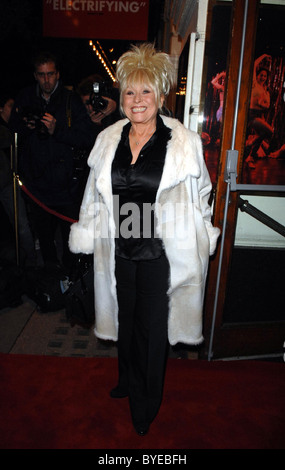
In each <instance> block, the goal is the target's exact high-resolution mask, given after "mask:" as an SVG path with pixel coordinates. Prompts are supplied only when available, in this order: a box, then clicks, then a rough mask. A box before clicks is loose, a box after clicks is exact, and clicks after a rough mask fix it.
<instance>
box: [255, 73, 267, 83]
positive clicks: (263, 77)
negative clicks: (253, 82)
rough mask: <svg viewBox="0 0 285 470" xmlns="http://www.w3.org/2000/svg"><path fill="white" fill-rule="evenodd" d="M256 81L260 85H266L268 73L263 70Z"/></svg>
mask: <svg viewBox="0 0 285 470" xmlns="http://www.w3.org/2000/svg"><path fill="white" fill-rule="evenodd" d="M256 79H257V82H258V83H259V85H264V84H265V83H266V80H267V72H266V71H265V70H262V71H261V72H259V74H258V75H257V77H256Z"/></svg>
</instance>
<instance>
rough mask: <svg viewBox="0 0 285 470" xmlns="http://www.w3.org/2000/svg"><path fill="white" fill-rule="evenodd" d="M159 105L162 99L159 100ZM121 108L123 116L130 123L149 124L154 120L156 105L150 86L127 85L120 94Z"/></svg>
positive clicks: (156, 110) (140, 84) (139, 84)
mask: <svg viewBox="0 0 285 470" xmlns="http://www.w3.org/2000/svg"><path fill="white" fill-rule="evenodd" d="M160 103H161V105H162V104H163V98H162V97H161V98H160ZM122 106H123V110H124V112H125V115H126V116H127V118H129V120H130V121H131V122H132V123H135V124H149V123H150V122H152V121H154V120H156V115H157V112H158V104H157V101H156V96H155V92H154V90H153V88H152V87H151V86H150V85H145V84H142V83H136V84H132V85H128V86H127V88H126V89H125V91H123V93H122Z"/></svg>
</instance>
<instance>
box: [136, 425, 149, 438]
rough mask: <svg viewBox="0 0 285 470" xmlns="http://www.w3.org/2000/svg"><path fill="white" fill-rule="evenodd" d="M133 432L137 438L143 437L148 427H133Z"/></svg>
mask: <svg viewBox="0 0 285 470" xmlns="http://www.w3.org/2000/svg"><path fill="white" fill-rule="evenodd" d="M134 428H135V431H136V433H137V434H138V435H139V436H145V435H146V434H147V433H148V430H149V426H148V425H147V424H144V425H134Z"/></svg>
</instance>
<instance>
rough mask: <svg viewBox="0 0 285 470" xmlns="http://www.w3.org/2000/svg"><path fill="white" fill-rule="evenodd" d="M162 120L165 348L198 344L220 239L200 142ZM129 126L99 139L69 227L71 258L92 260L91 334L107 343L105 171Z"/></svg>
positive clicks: (112, 324)
mask: <svg viewBox="0 0 285 470" xmlns="http://www.w3.org/2000/svg"><path fill="white" fill-rule="evenodd" d="M162 119H163V121H164V123H165V125H166V126H167V127H169V128H170V129H171V139H170V140H169V141H168V144H167V153H166V159H165V165H164V169H163V173H162V178H161V182H160V185H159V188H158V191H157V196H156V204H155V216H156V221H157V234H158V236H159V237H160V238H161V240H162V242H163V245H164V248H165V253H166V256H167V258H168V261H169V264H170V279H169V290H168V295H169V318H168V337H169V342H170V344H171V345H174V344H176V343H178V342H181V343H185V344H199V343H201V342H202V341H203V335H202V308H203V298H204V288H205V281H206V275H207V269H208V261H209V255H211V254H213V253H214V251H215V248H216V243H217V239H218V236H219V233H220V231H219V229H218V228H215V227H213V226H212V224H211V211H210V207H209V204H208V199H209V195H210V191H211V182H210V178H209V174H208V171H207V169H206V166H205V163H204V158H203V153H202V145H201V140H200V138H199V136H198V134H196V133H194V132H192V131H189V130H188V129H186V128H185V127H184V126H183V125H182V124H181V123H180V122H179V121H178V120H176V119H172V118H169V117H164V116H163V117H162ZM127 122H128V121H127V119H123V120H121V121H118V122H116V123H115V124H113V125H112V126H110V127H108V128H107V129H105V130H104V131H102V132H101V133H100V134H99V136H98V137H97V140H96V142H95V145H94V148H93V150H92V152H91V154H90V156H89V160H88V164H89V166H90V168H91V170H90V175H89V179H88V182H87V185H86V189H85V194H84V197H83V201H82V205H81V209H80V216H79V221H78V223H75V224H73V225H72V227H71V232H70V239H69V246H70V249H71V251H72V252H74V253H85V254H91V253H93V254H94V284H95V319H96V321H95V324H96V326H95V334H96V335H97V336H98V337H99V338H101V339H106V340H113V341H116V340H117V337H118V303H117V296H116V279H115V274H114V273H115V239H114V237H115V222H114V216H113V197H112V183H111V165H112V161H113V158H114V155H115V151H116V149H117V146H118V143H119V141H120V138H121V132H122V128H123V126H124V125H125V124H126V123H127Z"/></svg>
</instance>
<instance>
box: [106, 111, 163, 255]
mask: <svg viewBox="0 0 285 470" xmlns="http://www.w3.org/2000/svg"><path fill="white" fill-rule="evenodd" d="M130 127H131V123H128V124H126V125H125V126H124V128H123V131H122V137H121V140H120V143H119V145H118V148H117V151H116V154H115V157H114V160H113V164H112V190H113V196H114V218H115V222H116V230H117V233H116V240H115V247H116V255H117V256H121V257H123V258H127V259H132V260H136V261H139V260H142V259H143V260H146V259H155V258H159V257H160V256H161V254H162V253H163V247H162V243H161V240H160V239H159V238H158V237H157V236H156V234H155V220H154V210H153V209H154V202H155V198H156V193H157V189H158V187H159V184H160V180H161V175H162V170H163V166H164V162H165V154H166V146H167V142H168V140H169V139H170V129H169V128H168V127H166V126H165V125H164V123H163V121H162V119H161V117H160V116H157V127H156V132H155V133H154V134H153V135H152V137H151V138H150V140H149V141H148V142H147V143H146V144H145V145H144V147H143V148H142V149H141V151H140V154H139V156H138V159H137V161H136V162H135V163H134V164H131V161H132V153H131V149H130V144H129V130H130Z"/></svg>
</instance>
